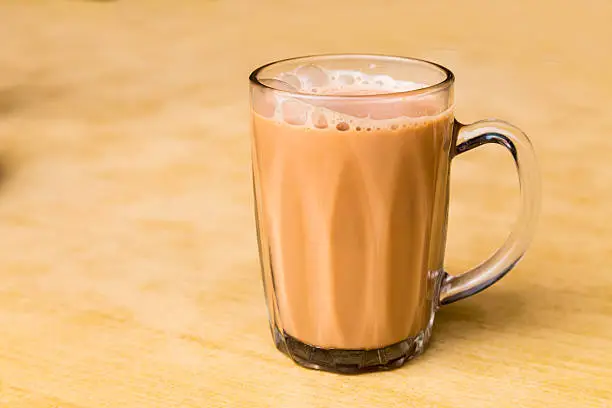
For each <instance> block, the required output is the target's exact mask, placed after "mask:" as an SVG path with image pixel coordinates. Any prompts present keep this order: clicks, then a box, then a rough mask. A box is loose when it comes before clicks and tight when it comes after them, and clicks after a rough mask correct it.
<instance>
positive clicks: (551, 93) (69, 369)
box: [0, 0, 612, 408]
mask: <svg viewBox="0 0 612 408" xmlns="http://www.w3.org/2000/svg"><path fill="white" fill-rule="evenodd" d="M611 21H612V3H611V2H610V1H608V0H588V1H586V2H579V1H570V2H556V1H552V0H550V1H540V2H533V3H532V2H531V1H527V0H520V1H504V2H485V1H475V0H468V1H463V2H461V3H460V5H459V3H458V2H453V1H450V0H448V1H432V2H424V1H401V2H400V1H378V2H364V1H348V0H341V1H336V2H332V1H323V0H312V1H309V2H297V1H295V0H287V1H283V2H274V1H271V0H260V1H246V0H245V1H242V2H240V1H237V0H218V1H196V0H191V1H183V2H169V1H167V2H166V1H149V2H146V1H136V0H134V1H117V2H95V1H61V0H57V1H53V2H51V1H48V2H43V1H34V0H32V1H21V0H0V164H1V168H2V172H1V180H0V240H1V241H0V242H1V251H0V407H2V408H9V407H10V408H21V407H24V408H26V407H27V408H39V407H45V408H47V407H49V408H50V407H62V408H77V407H78V408H83V407H92V408H93V407H222V406H228V407H296V408H299V407H327V406H338V407H339V406H351V407H407V406H414V407H457V406H469V407H478V406H513V407H514V406H533V407H556V406H593V407H603V406H612V270H611V267H610V263H611V261H612V227H611V224H610V217H611V216H612V214H611V210H610V209H611V199H612V193H611V192H610V186H611V180H612V168H611V167H610V165H609V164H608V163H609V162H608V159H609V158H610V155H611V154H612V153H610V152H612V112H611V109H610V106H611V105H610V100H611V96H612V53H610V44H609V43H610V40H611V39H612V24H610V22H611ZM342 51H344V52H359V51H361V52H377V53H391V54H401V55H411V56H417V57H423V58H428V59H433V60H435V61H437V62H440V63H442V64H444V65H446V66H448V67H449V68H451V69H452V70H453V71H454V72H455V74H456V76H457V78H458V79H457V89H456V94H457V106H458V108H457V116H458V118H459V119H460V120H462V121H464V122H469V121H473V120H476V119H479V118H482V117H491V116H495V117H501V118H504V119H507V120H509V121H511V122H514V123H515V124H517V125H518V126H520V127H522V128H523V129H524V130H525V131H527V133H528V134H529V135H530V136H531V137H532V139H533V141H534V143H535V145H536V148H537V150H538V153H539V156H540V159H541V166H542V173H543V189H544V191H543V193H544V194H543V195H544V202H543V213H542V217H541V222H540V226H539V230H538V235H537V238H536V240H535V242H534V245H533V247H532V249H531V251H530V252H529V253H528V256H527V257H526V258H525V260H524V261H523V262H522V263H521V264H520V265H519V266H518V268H517V269H516V270H515V271H514V272H513V273H511V274H510V275H509V276H508V277H507V278H505V279H504V280H502V281H501V282H500V283H499V284H498V285H497V286H495V287H494V288H492V289H490V290H488V291H487V292H485V293H483V294H480V295H478V296H475V297H473V298H471V299H468V300H466V301H463V302H460V303H457V304H453V305H451V306H448V307H445V308H443V309H442V310H441V311H440V313H439V314H438V317H437V321H436V328H435V332H434V339H433V342H432V344H431V347H430V348H429V349H428V351H427V352H426V353H425V354H424V355H423V356H422V357H421V358H419V359H417V360H415V361H413V362H411V363H410V364H408V365H407V366H405V367H404V368H402V369H399V370H396V371H393V372H388V373H380V374H371V375H363V376H357V377H346V376H337V375H331V374H326V373H321V372H315V371H308V370H305V369H303V368H300V367H298V366H296V365H294V364H293V363H291V361H290V360H289V359H287V358H286V357H284V356H283V355H282V354H280V353H278V352H277V351H276V350H275V349H274V347H273V344H272V341H271V339H270V335H269V332H268V324H267V316H266V311H265V305H264V301H263V293H262V288H261V284H260V274H259V270H258V262H257V253H256V243H255V233H254V222H253V216H252V209H251V190H250V174H249V171H250V167H249V144H248V140H249V139H248V131H249V127H248V112H247V98H246V96H247V91H246V88H247V81H246V77H247V75H248V73H249V71H250V70H251V69H252V68H254V67H256V66H257V65H258V64H261V63H263V62H267V61H270V60H273V59H277V58H281V57H288V56H294V55H301V54H310V53H320V52H342ZM452 188H453V196H452V208H451V224H450V238H449V241H450V242H449V249H448V254H447V266H448V268H449V270H450V271H452V272H455V273H456V272H460V271H461V270H464V269H466V268H467V267H469V266H471V265H474V264H476V263H478V262H479V261H480V260H482V259H483V258H484V257H485V256H487V255H488V254H489V253H490V251H491V250H493V249H494V248H495V247H496V246H497V245H499V244H500V243H501V241H502V239H503V238H504V236H505V234H506V233H507V231H508V229H509V227H510V225H511V224H512V220H513V217H514V211H515V210H516V203H517V188H518V187H517V182H516V177H515V174H514V170H513V168H512V163H511V161H510V158H509V157H507V154H506V153H505V152H503V151H502V150H501V149H496V148H486V149H479V150H478V151H477V152H475V153H470V154H469V155H466V156H462V157H461V158H460V159H458V160H457V161H456V163H454V165H453V185H452Z"/></svg>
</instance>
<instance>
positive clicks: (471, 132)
mask: <svg viewBox="0 0 612 408" xmlns="http://www.w3.org/2000/svg"><path fill="white" fill-rule="evenodd" d="M454 129H455V130H454V131H455V135H456V138H457V145H456V146H457V147H456V148H455V152H454V155H453V156H452V158H454V157H455V156H458V155H460V154H461V153H465V152H467V151H469V150H472V149H474V148H475V147H478V146H482V145H484V144H488V143H497V144H499V145H502V146H504V147H505V148H506V149H508V151H509V152H510V154H512V157H513V158H514V162H515V163H516V170H517V172H518V177H519V183H520V188H521V208H520V210H519V215H518V218H517V220H516V224H515V226H514V229H513V230H512V232H511V233H510V235H509V236H508V238H507V239H506V242H504V244H503V245H502V246H501V247H500V248H499V249H497V251H495V252H494V253H493V255H491V257H490V258H489V259H487V260H486V261H484V262H482V263H481V264H480V265H478V266H476V267H475V268H473V269H470V270H468V271H467V272H464V273H462V274H461V275H458V276H451V275H449V274H445V276H444V279H443V281H442V286H441V288H440V304H441V305H445V304H448V303H452V302H455V301H457V300H460V299H463V298H466V297H468V296H472V295H473V294H476V293H478V292H480V291H482V290H484V289H486V288H488V287H489V286H491V285H492V284H494V283H495V282H497V281H498V280H499V279H501V278H502V277H503V276H504V275H505V274H506V273H508V272H509V271H510V270H511V269H512V268H513V267H514V265H516V263H517V262H518V261H519V260H520V259H521V258H522V257H523V255H524V254H525V251H526V250H527V247H528V246H529V243H530V242H531V239H532V238H533V234H534V232H535V225H536V221H537V218H538V214H539V210H540V176H539V170H538V165H537V162H536V158H535V152H534V150H533V146H532V144H531V142H530V141H529V138H528V137H527V135H525V133H523V132H522V131H521V130H520V129H518V128H517V127H515V126H512V125H511V124H509V123H507V122H503V121H499V120H482V121H479V122H475V123H472V124H470V125H463V124H461V123H459V122H457V121H455V127H454Z"/></svg>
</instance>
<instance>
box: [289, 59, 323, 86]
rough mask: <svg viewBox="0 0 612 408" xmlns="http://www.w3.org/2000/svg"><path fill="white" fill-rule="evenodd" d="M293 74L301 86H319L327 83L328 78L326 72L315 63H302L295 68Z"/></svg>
mask: <svg viewBox="0 0 612 408" xmlns="http://www.w3.org/2000/svg"><path fill="white" fill-rule="evenodd" d="M295 75H296V76H297V77H298V78H299V79H300V81H301V83H302V87H306V88H307V89H308V88H311V89H312V88H321V87H324V86H327V85H329V82H330V78H329V76H328V75H327V72H326V71H325V70H324V69H323V68H321V67H318V66H316V65H312V64H310V65H304V66H301V67H299V68H297V69H296V70H295Z"/></svg>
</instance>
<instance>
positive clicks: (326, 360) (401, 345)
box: [272, 319, 433, 374]
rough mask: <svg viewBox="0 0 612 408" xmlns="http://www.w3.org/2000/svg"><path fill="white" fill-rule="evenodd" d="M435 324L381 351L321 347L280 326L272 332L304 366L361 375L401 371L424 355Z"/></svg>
mask: <svg viewBox="0 0 612 408" xmlns="http://www.w3.org/2000/svg"><path fill="white" fill-rule="evenodd" d="M432 323H433V319H432V321H431V322H430V324H429V325H428V326H427V327H426V328H425V330H423V331H421V332H420V333H419V334H417V335H416V336H413V337H409V338H407V339H405V340H402V341H400V342H398V343H395V344H391V345H390V346H386V347H381V348H378V349H337V348H321V347H317V346H312V345H310V344H306V343H303V342H301V341H300V340H298V339H296V338H295V337H293V336H291V335H289V334H287V333H285V332H284V331H281V330H279V329H278V328H277V327H274V328H273V330H272V331H273V336H274V343H275V344H276V348H277V349H279V350H280V351H282V352H283V353H285V354H286V355H288V356H289V357H290V358H291V359H292V360H293V361H295V362H296V363H297V364H299V365H301V366H303V367H306V368H310V369H313V370H322V371H329V372H333V373H339V374H361V373H368V372H374V371H387V370H392V369H395V368H399V367H401V366H403V365H404V364H405V363H407V362H408V361H410V360H412V359H413V358H415V357H417V356H419V355H420V354H422V353H423V351H424V350H425V347H427V344H428V343H429V338H430V337H431V329H432Z"/></svg>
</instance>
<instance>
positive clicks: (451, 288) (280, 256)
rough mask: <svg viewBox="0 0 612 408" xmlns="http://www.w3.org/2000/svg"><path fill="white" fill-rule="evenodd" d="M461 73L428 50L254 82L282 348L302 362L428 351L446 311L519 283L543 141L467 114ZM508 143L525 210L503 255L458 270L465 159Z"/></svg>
mask: <svg viewBox="0 0 612 408" xmlns="http://www.w3.org/2000/svg"><path fill="white" fill-rule="evenodd" d="M453 82H454V76H453V74H452V72H450V71H449V70H448V69H446V68H444V67H442V66H440V65H437V64H434V63H431V62H427V61H422V60H418V59H412V58H403V57H392V56H378V55H350V54H349V55H321V56H309V57H299V58H292V59H287V60H283V61H277V62H273V63H270V64H267V65H264V66H262V67H260V68H258V69H256V70H255V71H254V72H253V73H252V74H251V76H250V91H251V93H250V96H251V98H250V100H251V118H252V163H253V187H254V195H255V212H256V221H257V236H258V244H259V255H260V261H261V270H262V276H263V284H264V291H265V297H266V302H267V307H268V312H269V319H270V327H271V330H272V335H273V338H274V341H275V343H276V346H277V348H278V349H279V350H281V351H282V352H284V353H285V354H287V355H288V356H289V357H291V358H292V359H293V360H294V361H295V362H297V363H298V364H300V365H302V366H305V367H308V368H314V369H321V370H327V371H332V372H339V373H360V372H366V371H376V370H385V369H391V368H395V367H399V366H401V365H403V364H404V363H405V362H407V361H408V360H410V359H412V358H413V357H415V356H417V355H419V354H420V353H422V352H423V350H424V348H425V346H426V345H427V343H428V341H429V338H430V335H431V331H432V325H433V321H434V315H435V312H436V310H437V309H438V308H439V307H440V306H441V305H445V304H448V303H451V302H455V301H457V300H460V299H463V298H465V297H468V296H471V295H473V294H475V293H477V292H480V291H481V290H483V289H485V288H487V287H488V286H490V285H492V284H493V283H495V282H496V281H497V280H499V279H500V278H501V277H503V276H504V275H505V274H506V273H507V272H508V271H509V270H510V269H512V267H514V265H515V264H516V263H517V262H518V261H519V259H520V258H521V257H522V256H523V254H524V253H525V250H526V249H527V246H528V244H529V242H530V240H531V238H532V236H533V233H534V227H535V222H536V218H537V213H538V210H539V195H540V191H539V176H538V169H537V164H536V159H535V156H534V151H533V148H532V146H531V143H530V141H529V139H528V138H527V136H525V134H523V133H522V132H521V131H520V130H519V129H517V128H516V127H514V126H512V125H510V124H508V123H506V122H501V121H494V120H485V121H480V122H476V123H473V124H470V125H463V124H461V123H459V122H457V121H456V120H455V119H454V116H453ZM487 143H497V144H500V145H502V146H504V147H506V148H507V149H508V151H509V152H510V153H511V154H512V157H513V158H514V160H515V162H516V168H517V171H518V176H519V180H520V185H521V203H522V204H521V209H520V213H519V216H518V220H517V223H516V226H515V227H514V230H513V231H512V232H511V234H510V235H509V237H508V238H507V240H506V242H505V243H504V244H503V245H502V246H501V248H499V249H498V250H497V251H496V252H495V253H494V254H493V255H492V256H491V257H490V258H489V259H487V260H486V261H484V262H483V263H481V264H480V265H479V266H477V267H475V268H474V269H472V270H469V271H467V272H465V273H463V274H461V275H458V276H451V275H449V274H447V273H446V272H445V271H444V267H443V260H444V248H445V241H446V228H447V218H448V200H449V174H450V163H451V160H452V159H453V158H454V157H455V156H457V155H459V154H461V153H463V152H466V151H468V150H471V149H473V148H475V147H478V146H481V145H484V144H487Z"/></svg>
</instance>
